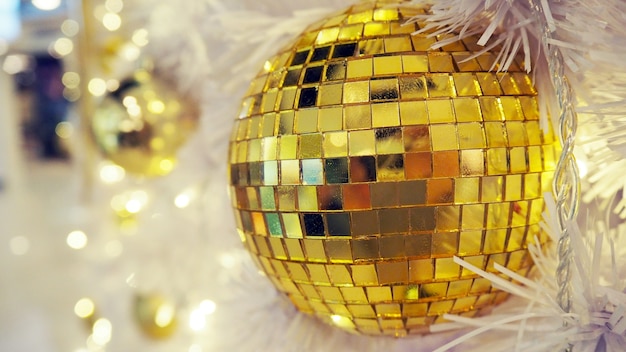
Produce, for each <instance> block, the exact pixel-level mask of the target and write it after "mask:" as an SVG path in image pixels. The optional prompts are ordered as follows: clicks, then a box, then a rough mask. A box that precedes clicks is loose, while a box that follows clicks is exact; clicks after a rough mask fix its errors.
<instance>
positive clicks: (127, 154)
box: [92, 70, 199, 176]
mask: <svg viewBox="0 0 626 352" xmlns="http://www.w3.org/2000/svg"><path fill="white" fill-rule="evenodd" d="M198 118H199V113H198V108H197V106H196V104H195V103H193V102H191V101H187V100H186V99H183V98H182V97H181V96H180V95H179V94H178V93H177V92H176V91H175V90H174V89H173V88H171V87H170V86H169V85H167V84H166V83H165V82H163V81H162V80H160V79H159V78H157V77H156V76H154V75H152V74H151V73H149V72H147V71H143V70H139V71H137V72H135V74H134V75H133V77H132V78H130V79H127V80H125V81H122V82H121V83H120V86H119V88H118V89H116V90H115V91H113V92H111V93H109V94H108V95H107V96H106V97H105V98H104V99H103V101H102V102H101V103H100V105H99V106H98V108H97V109H96V112H95V114H94V116H93V119H92V132H93V136H94V138H95V141H96V144H97V145H98V147H99V149H100V150H101V151H102V153H103V154H104V157H106V158H107V159H109V160H111V161H113V162H114V163H116V164H118V165H119V166H121V167H123V168H124V169H125V170H126V171H127V172H130V173H132V174H136V175H141V176H160V175H165V174H167V173H169V172H170V171H171V170H172V169H173V167H174V165H175V163H176V153H177V151H178V148H179V147H180V146H181V145H182V144H183V143H185V142H186V141H187V139H188V137H189V135H191V134H192V133H193V132H194V131H195V130H196V126H197V124H198Z"/></svg>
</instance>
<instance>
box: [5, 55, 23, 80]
mask: <svg viewBox="0 0 626 352" xmlns="http://www.w3.org/2000/svg"><path fill="white" fill-rule="evenodd" d="M28 63H29V61H28V56H26V55H22V54H14V55H7V57H5V58H4V63H3V64H2V69H3V70H4V72H6V73H8V74H10V75H14V74H17V73H20V72H22V71H24V70H26V69H27V68H28Z"/></svg>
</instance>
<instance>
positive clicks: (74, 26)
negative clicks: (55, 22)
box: [61, 20, 80, 37]
mask: <svg viewBox="0 0 626 352" xmlns="http://www.w3.org/2000/svg"><path fill="white" fill-rule="evenodd" d="M79 29H80V26H79V24H78V22H76V21H74V20H65V21H63V23H62V24H61V32H62V33H63V34H65V35H66V36H68V37H73V36H75V35H76V34H78V30H79Z"/></svg>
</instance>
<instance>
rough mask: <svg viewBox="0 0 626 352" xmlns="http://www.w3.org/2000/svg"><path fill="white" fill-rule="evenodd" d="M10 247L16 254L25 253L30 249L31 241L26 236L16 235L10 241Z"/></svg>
mask: <svg viewBox="0 0 626 352" xmlns="http://www.w3.org/2000/svg"><path fill="white" fill-rule="evenodd" d="M9 248H10V249H11V253H13V254H15V255H24V254H26V253H28V251H29V250H30V241H29V240H28V238H26V237H24V236H16V237H13V238H12V239H11V240H10V241H9Z"/></svg>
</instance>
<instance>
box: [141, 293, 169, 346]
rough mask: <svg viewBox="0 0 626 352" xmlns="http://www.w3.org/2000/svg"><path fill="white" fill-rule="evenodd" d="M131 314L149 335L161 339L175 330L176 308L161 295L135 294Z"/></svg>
mask: <svg viewBox="0 0 626 352" xmlns="http://www.w3.org/2000/svg"><path fill="white" fill-rule="evenodd" d="M133 315H134V316H135V320H136V321H137V324H138V325H139V327H140V328H141V330H142V331H143V332H144V333H145V334H146V335H148V336H149V337H152V338H155V339H162V338H166V337H169V336H171V335H172V334H173V333H174V332H176V325H177V323H176V308H175V307H174V306H173V305H172V304H171V303H170V302H168V301H167V299H165V298H164V297H162V296H159V295H145V294H143V295H142V294H138V295H136V296H135V302H134V305H133Z"/></svg>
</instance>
